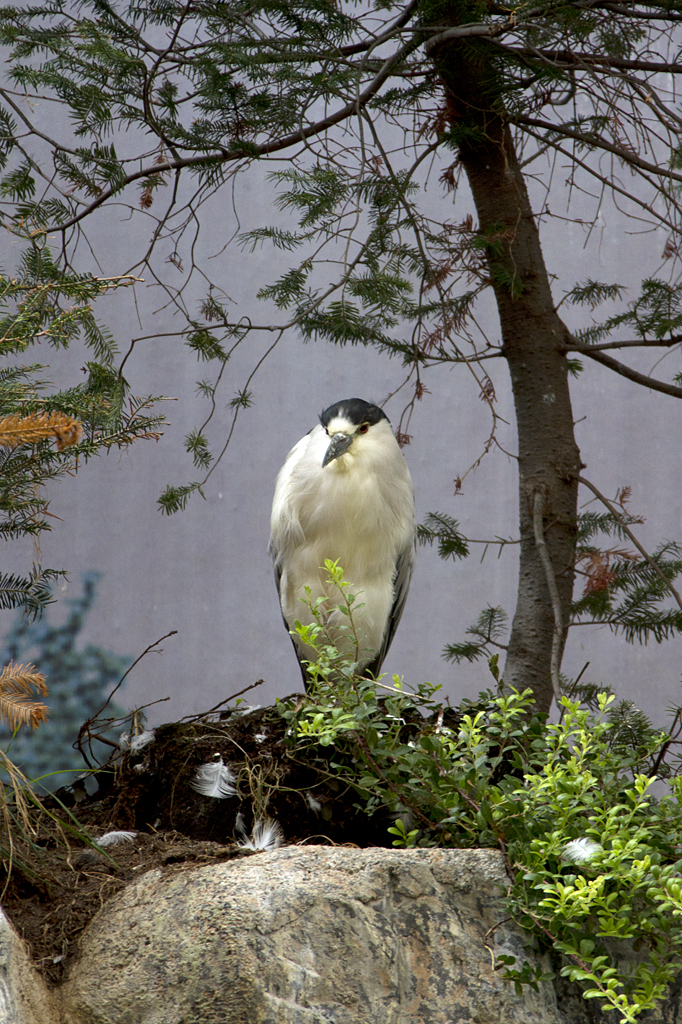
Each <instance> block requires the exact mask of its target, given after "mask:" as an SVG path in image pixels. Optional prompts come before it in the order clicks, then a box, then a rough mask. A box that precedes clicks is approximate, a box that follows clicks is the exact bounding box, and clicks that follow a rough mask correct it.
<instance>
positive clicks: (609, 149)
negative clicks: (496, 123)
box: [509, 114, 682, 182]
mask: <svg viewBox="0 0 682 1024" xmlns="http://www.w3.org/2000/svg"><path fill="white" fill-rule="evenodd" d="M509 120H510V122H511V124H516V125H519V126H521V125H529V126H530V127H532V128H542V129H543V130H544V131H547V132H553V133H555V134H556V135H560V136H563V137H565V138H568V139H575V140H576V141H577V142H582V143H584V144H585V145H586V146H590V147H591V148H592V149H601V150H604V152H606V153H613V154H614V155H615V156H617V157H618V159H619V160H622V161H623V163H626V164H629V165H630V166H631V167H638V168H640V169H641V170H643V171H648V172H649V173H650V174H656V175H657V176H659V177H661V178H670V179H671V180H673V181H680V182H682V174H680V173H679V172H677V171H672V170H666V169H665V168H663V167H660V166H659V165H657V164H652V163H649V161H648V160H642V158H641V157H640V156H637V154H636V153H630V152H628V150H626V149H623V148H622V146H616V145H615V144H614V143H613V142H608V141H607V140H606V139H603V138H602V137H601V136H600V135H597V134H596V133H595V132H579V131H576V130H575V129H574V128H569V127H567V126H566V125H563V124H552V123H551V121H540V120H539V119H538V118H535V117H524V116H523V114H511V115H510V117H509Z"/></svg>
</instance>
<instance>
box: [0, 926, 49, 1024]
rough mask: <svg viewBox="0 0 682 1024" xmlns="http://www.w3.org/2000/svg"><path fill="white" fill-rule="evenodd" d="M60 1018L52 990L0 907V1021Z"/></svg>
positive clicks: (43, 1023)
mask: <svg viewBox="0 0 682 1024" xmlns="http://www.w3.org/2000/svg"><path fill="white" fill-rule="evenodd" d="M57 1020H58V1016H57V1014H56V1010H55V1006H54V1000H53V996H52V993H50V992H49V991H48V988H47V986H46V984H45V982H44V981H43V979H42V977H41V975H40V974H39V973H38V971H36V970H35V968H34V967H33V964H32V963H31V958H30V956H29V954H28V950H27V949H26V946H25V945H24V943H23V942H22V941H21V939H20V938H19V936H18V935H17V933H16V932H15V930H14V928H12V925H11V924H10V922H9V921H8V920H7V917H6V916H5V914H4V913H3V912H2V910H1V909H0V1024H52V1022H53V1021H55V1022H56V1021H57Z"/></svg>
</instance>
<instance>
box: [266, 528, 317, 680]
mask: <svg viewBox="0 0 682 1024" xmlns="http://www.w3.org/2000/svg"><path fill="white" fill-rule="evenodd" d="M268 554H269V555H270V557H271V558H272V565H273V569H274V571H275V586H276V587H277V596H278V597H279V599H280V600H279V610H280V614H281V616H282V622H283V623H284V628H285V629H286V631H287V633H289V623H288V622H287V620H286V619H285V618H284V612H283V611H282V598H281V593H280V587H281V581H282V562H281V558H280V555H279V553H278V551H277V548H276V546H275V542H274V540H273V538H272V537H271V538H270V543H269V544H268ZM289 639H290V640H291V643H292V644H293V648H294V651H295V652H296V659H297V661H298V667H299V668H300V670H301V675H302V676H303V684H304V686H306V684H307V682H308V678H309V676H308V670H307V667H306V666H305V665H304V664H303V662H302V661H301V655H300V652H299V650H298V647H297V646H296V641H295V640H294V638H293V636H292V635H291V633H289ZM306 689H307V686H306Z"/></svg>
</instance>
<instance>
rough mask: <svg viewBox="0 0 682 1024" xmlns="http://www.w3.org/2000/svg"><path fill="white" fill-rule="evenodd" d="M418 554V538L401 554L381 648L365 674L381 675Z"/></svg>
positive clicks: (396, 568)
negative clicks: (391, 604) (380, 671)
mask: <svg viewBox="0 0 682 1024" xmlns="http://www.w3.org/2000/svg"><path fill="white" fill-rule="evenodd" d="M416 552H417V538H416V536H415V539H414V541H413V542H412V544H410V546H409V547H408V548H405V549H404V550H403V551H401V552H400V554H399V555H398V558H397V560H396V563H395V575H394V577H393V606H392V608H391V611H390V613H389V616H388V619H387V620H386V628H385V629H384V635H383V637H382V639H381V647H380V648H379V650H378V651H377V653H376V656H375V658H374V659H373V661H371V662H370V664H369V665H367V666H366V667H365V670H364V671H365V672H371V674H372V675H373V676H375V677H376V676H377V675H378V674H379V670H380V668H381V666H382V664H383V662H384V658H385V657H386V655H387V654H388V649H389V647H390V646H391V644H392V642H393V637H394V636H395V631H396V629H397V628H398V623H399V622H400V618H401V616H402V614H403V609H404V608H405V602H406V601H407V592H408V590H409V589H410V581H411V579H412V573H413V572H414V563H415V559H416Z"/></svg>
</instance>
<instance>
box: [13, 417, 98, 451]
mask: <svg viewBox="0 0 682 1024" xmlns="http://www.w3.org/2000/svg"><path fill="white" fill-rule="evenodd" d="M82 433H83V427H82V425H81V423H80V422H79V421H78V420H77V419H74V418H73V416H67V415H66V413H63V412H47V413H46V412H32V413H29V415H28V416H22V415H21V413H18V412H17V413H12V415H11V416H2V417H0V445H4V446H5V447H7V448H16V446H17V445H20V444H34V443H35V442H36V441H44V440H45V439H46V438H48V437H54V438H55V440H56V443H57V448H58V450H59V451H60V452H61V451H62V450H63V449H64V448H68V447H69V445H72V444H76V442H77V441H78V440H79V439H80V436H81V434H82Z"/></svg>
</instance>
